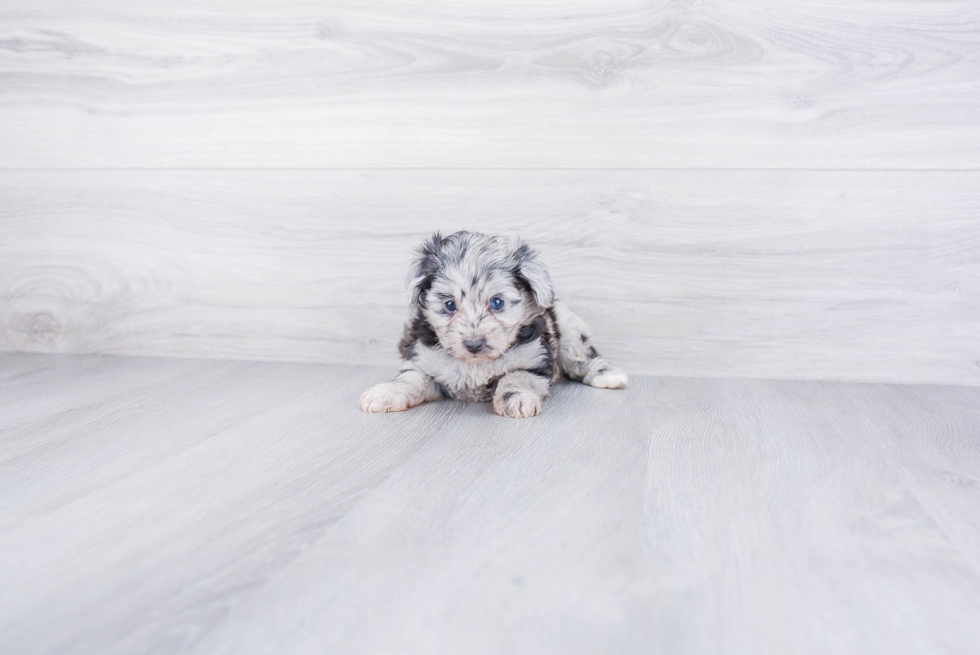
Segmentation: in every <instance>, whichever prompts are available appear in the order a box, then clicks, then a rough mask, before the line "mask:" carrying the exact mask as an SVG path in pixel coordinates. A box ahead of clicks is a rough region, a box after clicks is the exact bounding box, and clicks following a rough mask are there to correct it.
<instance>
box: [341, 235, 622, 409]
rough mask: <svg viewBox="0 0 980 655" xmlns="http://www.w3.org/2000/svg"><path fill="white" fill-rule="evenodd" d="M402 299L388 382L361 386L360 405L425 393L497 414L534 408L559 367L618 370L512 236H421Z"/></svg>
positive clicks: (581, 371)
mask: <svg viewBox="0 0 980 655" xmlns="http://www.w3.org/2000/svg"><path fill="white" fill-rule="evenodd" d="M409 287H410V289H411V295H412V299H411V303H410V306H409V309H410V313H409V320H408V323H407V324H406V326H405V335H404V337H403V338H402V340H401V343H400V344H399V350H400V351H401V355H402V359H404V363H403V365H402V368H401V370H400V371H399V372H398V375H397V376H396V377H395V379H394V380H392V381H391V382H385V383H383V384H378V385H375V386H373V387H371V388H370V389H368V390H367V391H365V392H364V393H363V394H362V395H361V401H360V407H361V409H363V410H364V411H365V412H400V411H402V410H405V409H408V408H409V407H414V406H416V405H419V404H421V403H424V402H428V401H430V400H438V399H440V398H456V399H460V400H475V401H483V402H486V401H491V400H492V401H493V409H494V411H495V412H497V413H498V414H500V415H501V416H510V417H514V418H522V417H528V416H534V415H536V414H538V413H540V412H541V402H542V400H543V399H544V398H545V396H547V395H548V393H549V392H550V391H551V385H552V383H553V382H555V381H556V380H558V379H559V378H561V377H566V378H568V379H571V380H578V381H580V382H583V383H585V384H588V385H590V386H593V387H602V388H607V389H619V388H622V387H624V386H626V381H627V380H626V374H625V373H624V372H623V371H622V370H621V369H619V368H617V367H615V366H613V365H612V364H610V363H609V362H607V361H606V360H605V359H603V358H602V356H600V355H599V353H598V352H597V351H596V349H595V348H594V347H593V346H592V343H591V336H590V334H589V328H588V326H586V324H585V323H584V322H583V321H582V319H580V318H579V317H578V316H576V315H575V314H573V313H572V312H571V311H570V310H569V309H568V308H567V307H565V305H564V304H562V303H561V302H557V301H556V300H555V291H554V288H553V287H552V284H551V278H550V277H549V275H548V269H547V268H545V266H544V264H542V263H541V262H540V260H539V259H538V256H537V253H535V252H534V251H533V250H531V249H530V248H529V247H528V246H527V244H525V243H524V242H523V241H521V240H520V239H517V238H506V237H494V236H487V235H485V234H479V233H475V232H457V233H455V234H450V235H449V236H447V237H442V236H441V235H440V234H439V233H438V232H437V233H436V234H434V235H433V236H432V237H431V238H429V239H428V240H426V241H425V242H424V243H423V244H422V247H421V248H420V249H419V252H418V259H417V260H416V261H415V264H414V266H413V267H412V272H411V274H410V276H409Z"/></svg>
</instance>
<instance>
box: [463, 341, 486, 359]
mask: <svg viewBox="0 0 980 655" xmlns="http://www.w3.org/2000/svg"><path fill="white" fill-rule="evenodd" d="M486 343H487V342H486V340H485V339H467V340H466V341H464V342H463V345H464V346H466V349H467V350H469V351H470V352H471V353H473V354H474V355H475V354H476V353H478V352H480V351H481V350H483V346H485V345H486Z"/></svg>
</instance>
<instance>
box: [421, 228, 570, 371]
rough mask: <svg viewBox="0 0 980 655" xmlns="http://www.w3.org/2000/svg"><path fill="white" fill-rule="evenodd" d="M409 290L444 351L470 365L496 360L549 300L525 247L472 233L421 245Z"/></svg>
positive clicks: (547, 281)
mask: <svg viewBox="0 0 980 655" xmlns="http://www.w3.org/2000/svg"><path fill="white" fill-rule="evenodd" d="M409 287H410V288H411V292H412V307H413V309H414V310H415V311H417V312H419V313H420V314H421V315H422V316H423V317H424V318H425V319H426V320H427V321H428V322H429V324H430V325H431V326H432V329H433V330H434V331H435V333H436V336H437V337H438V338H439V343H440V344H442V347H443V348H445V349H446V351H448V352H449V353H450V354H451V355H452V356H453V357H456V358H458V359H461V360H464V361H469V362H479V361H487V360H491V359H495V358H497V357H499V356H500V355H501V354H502V353H503V352H504V351H506V350H507V349H508V348H510V346H511V345H513V344H514V342H515V340H516V339H517V336H518V333H519V332H520V329H521V328H522V327H523V326H525V325H527V324H529V323H530V322H531V321H532V320H533V319H534V318H535V317H536V316H538V315H540V313H541V311H542V310H543V309H545V308H547V307H550V306H551V305H552V303H553V302H554V299H555V292H554V288H553V287H552V284H551V278H550V277H549V275H548V269H547V268H545V266H544V264H542V263H541V262H540V260H539V259H538V257H537V253H535V252H534V251H533V250H531V249H530V248H529V247H528V246H527V245H526V244H525V243H524V242H522V241H521V240H520V239H517V238H509V237H492V236H487V235H485V234H478V233H474V232H457V233H455V234H450V235H449V236H447V237H442V236H441V235H440V234H439V233H438V232H437V233H435V234H434V235H433V236H432V237H430V238H429V239H427V240H426V241H425V242H424V243H423V244H422V247H421V248H420V249H419V254H418V259H416V261H415V264H414V266H413V267H412V272H411V274H410V276H409Z"/></svg>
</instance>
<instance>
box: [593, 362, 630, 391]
mask: <svg viewBox="0 0 980 655" xmlns="http://www.w3.org/2000/svg"><path fill="white" fill-rule="evenodd" d="M628 381H629V378H627V377H626V373H625V372H624V371H623V369H621V368H616V367H615V366H613V367H611V368H608V369H606V370H605V371H602V372H601V373H597V374H596V375H594V376H592V378H590V379H589V382H588V385H589V386H590V387H598V388H600V389H622V388H623V387H625V386H626V383H627V382H628Z"/></svg>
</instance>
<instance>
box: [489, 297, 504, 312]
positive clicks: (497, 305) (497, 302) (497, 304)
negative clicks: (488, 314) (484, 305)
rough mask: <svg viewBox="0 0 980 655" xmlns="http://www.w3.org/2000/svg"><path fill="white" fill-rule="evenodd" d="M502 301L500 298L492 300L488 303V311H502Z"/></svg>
mask: <svg viewBox="0 0 980 655" xmlns="http://www.w3.org/2000/svg"><path fill="white" fill-rule="evenodd" d="M503 308H504V301H503V300H501V299H500V298H494V299H493V300H491V301H490V309H503Z"/></svg>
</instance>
